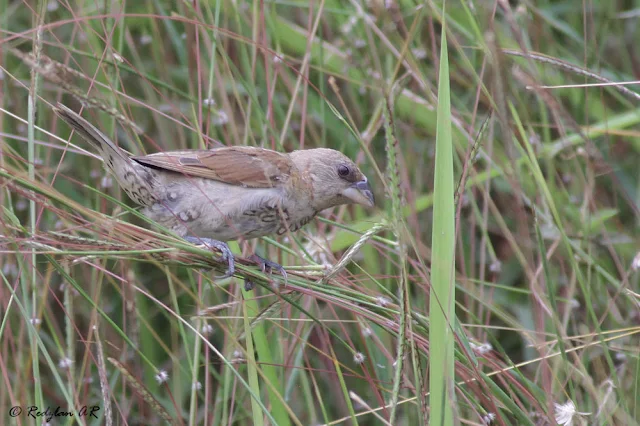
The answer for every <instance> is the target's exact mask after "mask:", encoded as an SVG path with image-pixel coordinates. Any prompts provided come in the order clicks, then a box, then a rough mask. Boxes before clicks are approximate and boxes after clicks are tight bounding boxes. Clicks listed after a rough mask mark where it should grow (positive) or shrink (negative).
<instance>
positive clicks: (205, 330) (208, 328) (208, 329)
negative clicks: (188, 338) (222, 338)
mask: <svg viewBox="0 0 640 426" xmlns="http://www.w3.org/2000/svg"><path fill="white" fill-rule="evenodd" d="M202 334H204V335H205V336H208V335H209V334H213V326H212V325H211V324H203V325H202Z"/></svg>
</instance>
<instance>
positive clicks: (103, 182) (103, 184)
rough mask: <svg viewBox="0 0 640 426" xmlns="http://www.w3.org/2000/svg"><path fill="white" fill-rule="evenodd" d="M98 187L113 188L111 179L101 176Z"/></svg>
mask: <svg viewBox="0 0 640 426" xmlns="http://www.w3.org/2000/svg"><path fill="white" fill-rule="evenodd" d="M100 186H101V187H102V188H111V187H112V186H113V179H111V176H103V177H102V179H101V180H100Z"/></svg>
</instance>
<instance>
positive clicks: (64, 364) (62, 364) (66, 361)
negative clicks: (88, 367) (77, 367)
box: [58, 357, 73, 370]
mask: <svg viewBox="0 0 640 426" xmlns="http://www.w3.org/2000/svg"><path fill="white" fill-rule="evenodd" d="M72 364H73V360H72V359H71V358H66V357H65V358H62V359H61V360H60V361H58V368H60V369H61V370H66V369H68V368H69V367H71V365H72Z"/></svg>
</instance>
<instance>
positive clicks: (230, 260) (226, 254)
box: [185, 237, 236, 280]
mask: <svg viewBox="0 0 640 426" xmlns="http://www.w3.org/2000/svg"><path fill="white" fill-rule="evenodd" d="M185 240H187V241H188V242H190V243H192V244H195V245H199V246H200V245H204V246H206V247H207V248H209V249H211V248H215V249H217V250H219V251H220V254H221V256H220V257H221V259H222V260H225V261H227V270H226V271H225V272H224V274H222V275H216V276H215V277H214V278H217V279H219V280H223V279H225V278H229V277H231V276H233V274H234V273H235V272H236V264H235V259H234V257H233V253H232V252H231V249H230V248H229V246H228V245H227V243H224V242H222V241H217V240H212V239H211V238H197V237H185Z"/></svg>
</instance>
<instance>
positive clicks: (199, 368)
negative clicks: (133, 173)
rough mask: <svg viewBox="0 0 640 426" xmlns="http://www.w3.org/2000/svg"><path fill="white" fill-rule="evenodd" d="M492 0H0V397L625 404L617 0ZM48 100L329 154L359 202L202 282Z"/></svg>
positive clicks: (627, 142) (632, 242)
mask: <svg viewBox="0 0 640 426" xmlns="http://www.w3.org/2000/svg"><path fill="white" fill-rule="evenodd" d="M514 5H515V3H514V2H510V3H509V2H505V1H500V2H495V3H490V2H461V1H458V2H450V1H449V2H447V4H446V8H443V4H442V2H431V1H430V2H424V3H419V2H416V3H412V2H405V1H402V2H397V1H385V2H383V1H371V2H359V1H349V2H338V1H335V0H324V1H323V0H317V1H312V2H301V1H287V2H283V1H280V2H260V1H254V2H244V1H211V2H169V1H162V0H158V1H154V2H125V3H122V2H107V3H100V2H97V3H96V2H89V1H79V2H77V4H75V3H74V4H73V5H71V4H68V3H67V2H63V1H38V2H35V3H34V4H31V3H29V4H27V3H25V2H8V1H6V0H0V67H1V68H0V70H1V71H0V94H1V96H0V147H1V150H0V189H1V191H0V204H2V213H0V277H1V279H2V285H1V286H0V302H1V304H2V309H0V313H1V319H0V373H1V375H0V377H1V379H0V380H2V386H0V413H7V414H8V413H9V410H10V409H11V407H16V406H17V407H20V408H21V409H22V410H23V412H21V413H20V414H18V415H17V416H16V417H15V418H13V419H14V420H10V421H13V422H15V424H32V423H34V420H33V418H32V417H28V414H27V412H28V407H31V406H35V407H37V408H38V410H40V411H42V412H44V411H45V410H46V408H47V407H52V409H55V408H56V407H60V410H65V411H69V410H72V411H75V412H76V413H77V415H76V416H74V417H72V418H66V419H65V421H68V423H70V424H91V425H102V424H124V423H127V424H135V423H140V424H159V423H173V424H193V425H196V424H197V425H200V424H207V425H223V424H224V425H229V424H236V425H246V424H256V425H257V424H278V425H311V424H326V425H337V424H371V425H378V424H392V425H394V426H396V425H415V424H427V423H431V424H437V425H441V424H443V425H444V424H489V423H491V424H501V425H512V424H518V425H520V424H521V425H527V424H529V425H537V424H557V423H562V424H568V422H569V421H570V420H571V421H572V422H573V423H572V424H598V425H600V424H602V425H604V424H625V425H632V424H637V420H636V419H637V418H638V415H639V413H638V409H639V404H638V403H637V401H638V399H639V394H640V372H639V366H640V362H639V357H640V353H639V351H638V347H639V346H640V344H639V338H638V334H639V332H640V326H638V324H639V322H638V319H639V318H640V316H639V315H640V314H639V312H640V296H639V293H640V291H638V289H639V288H640V286H639V280H640V275H639V274H638V270H639V269H640V255H639V254H638V253H639V247H640V244H639V243H640V235H639V229H640V228H639V224H640V219H639V217H640V214H639V213H640V202H639V201H638V200H639V199H640V174H639V173H638V167H637V165H638V163H639V160H640V135H639V134H638V132H637V130H636V129H637V127H638V123H639V122H640V113H639V111H638V107H637V102H638V94H637V90H636V88H635V86H633V85H630V84H629V85H623V83H624V82H627V81H631V80H634V79H635V76H636V75H638V66H637V58H636V53H635V50H634V47H635V45H634V43H635V40H637V39H638V36H640V34H638V31H640V30H639V29H638V28H637V25H634V24H633V23H634V22H635V21H634V20H635V19H637V18H636V16H637V10H635V9H624V6H623V4H622V3H616V2H608V3H607V2H600V3H597V2H592V3H584V4H583V3H579V5H580V7H579V8H578V7H577V4H576V3H575V2H569V1H566V0H565V1H554V2H538V3H535V4H531V3H518V4H517V5H516V6H514ZM32 71H33V73H32ZM596 83H597V85H596ZM58 101H61V102H63V103H65V104H67V105H69V106H71V107H73V108H75V109H79V107H80V106H81V105H83V106H85V107H86V108H84V112H83V115H84V116H85V117H87V118H88V119H89V120H91V121H92V122H93V123H94V124H95V125H96V126H98V127H99V128H100V129H102V130H103V131H104V132H105V133H106V134H108V135H110V136H111V137H113V138H114V139H115V140H116V141H117V143H118V144H120V145H122V146H123V147H125V148H126V149H128V150H129V151H131V152H134V153H143V152H156V151H162V150H172V149H203V148H211V147H216V146H220V145H252V146H264V147H268V148H272V149H277V150H280V151H290V150H293V149H300V148H310V147H320V146H326V147H331V148H334V149H339V150H341V151H342V152H344V153H345V154H347V155H348V156H349V157H351V158H353V159H354V160H355V161H356V162H357V163H358V164H359V166H360V167H361V169H362V170H363V171H364V172H365V174H366V175H367V176H368V177H369V178H370V180H371V181H372V185H373V187H374V189H375V192H376V196H377V199H378V205H377V207H376V209H371V210H367V209H363V208H360V207H353V206H351V207H340V208H336V209H334V210H332V211H329V212H326V213H324V214H323V215H322V216H321V217H320V218H318V219H317V220H315V221H314V222H313V223H311V224H309V225H308V226H307V227H306V228H304V229H303V230H302V231H300V232H297V233H295V234H292V235H287V236H286V237H284V238H264V239H260V240H258V241H240V242H238V243H234V244H232V249H233V250H234V251H235V252H236V253H237V258H238V267H237V269H238V271H237V274H236V276H235V277H233V278H230V279H226V280H216V279H215V278H214V277H215V275H217V274H219V271H220V270H221V268H224V265H223V264H222V263H223V262H222V263H221V261H220V259H219V257H218V253H215V252H214V253H211V252H210V251H208V250H204V249H202V248H201V247H196V246H193V245H191V244H189V243H186V242H185V241H183V240H181V239H179V238H176V237H175V236H173V235H171V233H170V232H168V230H166V229H162V228H161V227H159V226H158V225H157V224H153V223H150V222H149V221H148V220H146V219H145V218H144V216H142V215H141V214H140V212H139V209H138V208H136V207H135V206H134V205H133V204H132V203H131V202H130V201H129V200H128V199H127V198H126V196H124V195H123V194H122V192H121V191H120V189H119V188H117V186H116V185H115V184H114V181H113V179H111V178H110V177H109V175H108V174H106V172H105V171H104V170H103V169H102V166H101V164H100V161H99V160H98V159H97V158H96V156H95V154H94V153H91V152H90V150H89V149H90V147H87V146H85V144H84V143H83V142H81V141H80V140H79V139H78V138H76V137H73V138H71V139H69V136H70V130H69V129H68V128H67V127H66V126H65V125H64V124H61V123H60V122H59V121H58V120H57V119H56V117H55V115H54V114H52V112H51V106H52V105H54V104H55V103H56V102H58ZM456 186H457V188H456ZM256 251H257V252H258V253H260V254H261V255H263V256H265V257H268V258H270V259H272V260H275V261H277V262H279V263H281V264H283V265H285V267H286V269H287V272H288V279H287V280H286V282H284V280H282V278H280V277H279V276H278V275H276V274H274V275H273V276H270V275H268V274H265V273H264V272H262V271H261V270H260V269H259V268H258V267H257V266H256V265H255V264H253V263H252V262H251V261H249V260H248V259H247V257H248V255H249V254H251V253H253V252H256ZM453 265H455V266H453ZM245 279H249V280H251V281H253V282H255V283H256V284H257V288H256V290H254V292H253V293H249V292H246V291H244V290H243V286H244V280H245ZM83 406H88V407H91V406H96V407H98V408H99V411H98V416H97V417H98V418H94V417H91V416H80V415H79V412H78V410H80V409H81V408H82V407H83ZM14 413H17V411H14ZM45 414H46V413H44V414H43V416H42V417H46V415H45ZM42 417H40V418H38V419H36V420H35V422H38V423H39V422H40V421H41V420H43V419H42ZM58 420H60V419H58Z"/></svg>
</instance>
